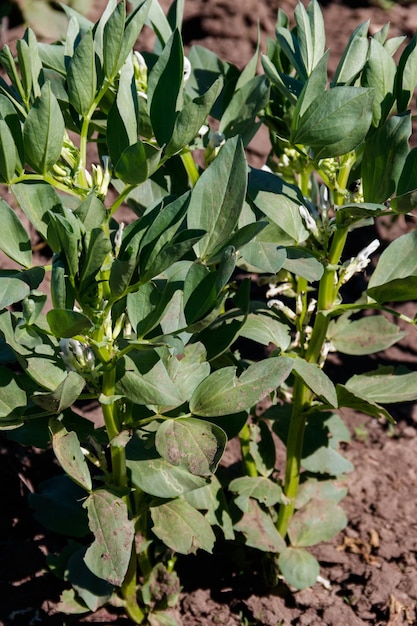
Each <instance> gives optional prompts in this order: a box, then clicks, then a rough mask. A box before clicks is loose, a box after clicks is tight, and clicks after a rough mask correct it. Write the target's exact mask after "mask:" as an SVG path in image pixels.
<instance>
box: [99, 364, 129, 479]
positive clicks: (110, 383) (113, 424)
mask: <svg viewBox="0 0 417 626" xmlns="http://www.w3.org/2000/svg"><path fill="white" fill-rule="evenodd" d="M115 382H116V368H115V367H112V368H111V369H109V370H107V371H104V374H103V395H104V396H107V397H109V398H111V397H112V396H114V395H115V389H114V386H115ZM102 407H103V416H104V423H105V426H106V430H107V434H108V437H109V440H110V453H111V460H112V472H113V482H114V484H115V485H117V486H119V487H125V486H126V485H127V473H126V454H125V448H124V446H117V445H112V443H111V442H112V439H114V438H115V437H116V436H117V435H118V434H119V433H120V428H121V424H120V422H119V415H118V411H117V405H116V403H115V402H111V403H110V404H103V405H102Z"/></svg>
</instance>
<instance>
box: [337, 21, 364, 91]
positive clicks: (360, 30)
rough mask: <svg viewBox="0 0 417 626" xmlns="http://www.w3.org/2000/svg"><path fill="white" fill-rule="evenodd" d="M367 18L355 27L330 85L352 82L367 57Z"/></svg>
mask: <svg viewBox="0 0 417 626" xmlns="http://www.w3.org/2000/svg"><path fill="white" fill-rule="evenodd" d="M368 29H369V20H368V21H366V22H363V24H360V25H359V26H357V27H356V28H355V30H354V31H353V33H352V35H351V37H350V39H349V41H348V44H347V46H346V48H345V51H344V52H343V55H342V58H341V59H340V62H339V64H338V66H337V68H336V71H335V73H334V76H333V80H332V83H331V86H332V87H334V86H335V85H347V84H353V83H354V81H355V79H356V78H357V76H358V75H359V73H360V72H361V71H362V69H363V66H364V65H365V63H366V59H367V57H368V47H369V42H368Z"/></svg>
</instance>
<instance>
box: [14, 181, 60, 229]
mask: <svg viewBox="0 0 417 626" xmlns="http://www.w3.org/2000/svg"><path fill="white" fill-rule="evenodd" d="M12 191H13V194H14V196H15V198H16V200H17V201H18V203H19V206H20V208H21V209H22V210H23V212H24V214H25V215H26V217H27V218H28V219H29V221H30V222H31V224H33V226H34V228H35V229H36V230H37V231H38V232H39V233H40V234H41V235H42V237H43V238H44V239H46V238H47V228H48V223H49V220H50V211H51V212H54V211H59V210H61V208H62V203H61V200H60V198H59V196H58V194H57V192H56V191H55V189H54V188H53V187H52V186H51V185H49V184H48V183H45V182H33V181H30V182H22V183H17V184H15V185H12Z"/></svg>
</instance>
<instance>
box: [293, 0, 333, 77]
mask: <svg viewBox="0 0 417 626" xmlns="http://www.w3.org/2000/svg"><path fill="white" fill-rule="evenodd" d="M294 18H295V22H296V24H297V40H298V43H299V46H300V54H301V58H302V59H303V65H304V67H305V68H306V70H307V74H308V76H310V74H311V72H312V71H313V69H314V68H315V66H316V65H317V63H318V62H319V60H320V59H321V57H322V56H323V54H324V44H325V41H326V37H325V32H324V21H323V15H322V13H321V10H320V6H319V4H318V2H316V0H313V1H312V2H310V3H309V4H308V7H307V9H305V8H304V5H303V4H301V3H299V4H297V6H296V7H295V10H294Z"/></svg>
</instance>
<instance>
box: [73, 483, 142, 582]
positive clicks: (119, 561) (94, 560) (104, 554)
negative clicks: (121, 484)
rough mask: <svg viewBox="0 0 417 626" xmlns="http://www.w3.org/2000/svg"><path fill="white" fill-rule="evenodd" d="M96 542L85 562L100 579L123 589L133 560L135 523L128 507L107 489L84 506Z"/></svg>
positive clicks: (93, 495)
mask: <svg viewBox="0 0 417 626" xmlns="http://www.w3.org/2000/svg"><path fill="white" fill-rule="evenodd" d="M83 506H84V507H85V508H86V509H87V511H88V524H89V527H90V530H91V532H92V533H93V535H94V543H93V544H92V545H91V546H90V547H89V548H88V549H87V552H86V554H85V558H84V560H85V563H86V565H87V567H88V568H89V569H90V570H91V571H92V572H93V574H95V575H96V576H98V577H99V578H102V579H103V580H106V581H107V582H108V583H110V584H112V585H116V586H117V587H120V586H121V584H122V583H123V580H124V578H125V575H126V572H127V568H128V565H129V561H130V554H131V546H132V542H133V539H134V526H133V522H132V521H131V520H129V518H128V510H127V506H126V504H125V503H124V502H123V500H122V499H121V498H118V497H117V496H115V495H114V494H113V493H111V492H110V491H108V490H107V489H98V490H97V491H95V492H94V493H92V494H91V495H90V496H89V497H88V498H87V500H86V501H85V503H84V505H83Z"/></svg>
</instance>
